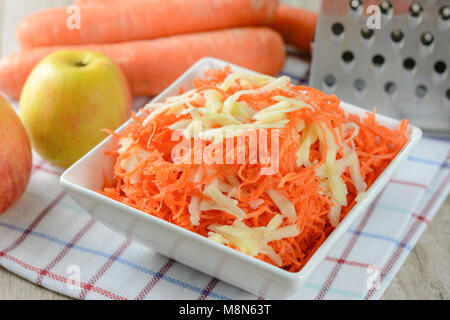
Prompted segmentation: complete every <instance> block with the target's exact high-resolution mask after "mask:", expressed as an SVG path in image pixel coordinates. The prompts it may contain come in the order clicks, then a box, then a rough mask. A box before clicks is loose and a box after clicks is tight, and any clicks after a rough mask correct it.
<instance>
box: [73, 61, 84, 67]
mask: <svg viewBox="0 0 450 320" xmlns="http://www.w3.org/2000/svg"><path fill="white" fill-rule="evenodd" d="M73 65H74V66H75V67H85V66H86V63H84V62H83V61H75V62H74V63H73Z"/></svg>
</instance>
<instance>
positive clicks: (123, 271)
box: [0, 57, 450, 299]
mask: <svg viewBox="0 0 450 320" xmlns="http://www.w3.org/2000/svg"><path fill="white" fill-rule="evenodd" d="M306 71H307V65H305V64H304V63H303V64H302V63H301V62H299V60H298V59H295V58H292V57H290V58H288V61H287V63H286V68H285V71H284V73H285V74H289V75H292V76H294V78H295V79H296V80H297V81H299V82H305V81H306V80H307V78H306V77H305V75H304V74H305V72H306ZM142 102H143V101H142V100H140V101H137V103H138V104H142ZM449 152H450V141H439V140H434V139H430V138H423V139H422V140H421V141H420V142H419V144H418V145H417V147H416V148H415V149H414V150H413V152H412V154H411V156H410V157H409V158H408V159H407V160H406V161H405V162H404V163H403V164H402V165H401V166H400V168H399V169H398V171H397V172H396V174H395V176H394V177H393V179H392V180H391V181H390V182H389V184H388V185H387V186H386V188H385V189H384V191H382V193H381V194H380V196H379V197H378V198H377V199H376V200H375V201H374V202H373V204H372V206H371V207H370V208H369V209H368V211H367V212H366V214H364V215H363V216H362V217H361V218H360V219H359V220H358V221H357V222H355V223H354V225H353V226H352V227H351V228H350V230H349V231H348V232H347V234H345V236H344V237H343V238H342V239H341V240H340V241H339V243H338V244H337V245H336V247H335V248H333V250H332V251H331V252H330V254H329V255H328V256H327V258H326V259H325V261H323V262H322V264H320V266H319V267H318V268H317V270H316V271H315V272H314V274H313V275H312V277H311V278H310V279H309V281H308V282H307V283H306V285H305V287H304V288H302V289H301V290H300V291H299V292H297V293H296V294H294V295H293V296H292V298H293V299H377V298H379V297H380V296H381V294H382V293H383V292H384V290H385V289H386V287H387V286H388V285H389V283H390V281H391V279H392V278H393V277H394V276H395V273H396V272H397V271H398V270H399V268H400V266H401V265H402V263H403V262H404V260H405V259H406V257H407V255H408V253H409V252H410V251H411V249H412V248H413V247H414V244H415V243H416V242H417V240H418V239H419V237H420V235H421V234H422V233H423V231H424V230H425V228H426V227H427V224H428V223H429V221H430V220H431V219H432V218H433V215H434V214H435V213H436V211H437V209H438V208H439V206H440V205H441V204H442V202H443V201H444V200H445V198H446V196H447V194H448V192H449V189H450V170H449V162H448V161H449V157H448V156H449ZM33 156H34V158H33V162H34V166H33V172H32V177H31V180H30V183H29V185H28V188H27V190H26V192H25V194H24V195H23V197H22V198H21V200H20V201H19V202H18V203H17V204H16V205H15V206H14V207H13V208H11V209H10V210H9V211H7V212H6V213H4V214H3V215H1V216H0V265H2V266H3V267H5V268H7V269H9V270H11V271H12V272H14V273H16V274H18V275H20V276H22V277H24V278H26V279H28V280H30V281H32V282H35V283H37V284H39V285H41V286H44V287H46V288H48V289H50V290H54V291H57V292H60V293H62V294H65V295H68V296H71V297H74V298H80V299H256V298H258V297H256V296H254V295H252V294H250V293H247V292H245V291H242V290H241V289H238V288H236V287H233V286H231V285H229V284H227V283H224V282H222V281H220V280H218V279H216V278H211V277H209V276H207V275H205V274H203V273H201V272H198V271H196V270H193V269H191V268H189V267H187V266H184V265H182V264H180V263H177V262H175V261H173V260H171V259H168V258H166V257H164V256H161V255H159V254H157V253H156V252H154V251H153V250H151V249H148V248H146V247H143V246H142V245H140V244H138V243H136V242H134V241H131V240H128V239H126V238H124V237H122V236H121V235H118V234H116V233H115V232H113V231H111V230H109V229H108V228H106V227H104V226H103V225H101V224H100V223H97V222H96V221H95V220H93V219H92V218H91V217H90V215H89V214H88V213H87V212H86V211H84V210H83V209H81V208H80V207H79V206H78V205H77V204H76V203H75V202H74V201H73V200H72V199H70V197H69V196H67V195H66V194H65V193H64V192H63V190H62V188H61V186H60V185H59V175H60V173H61V172H60V171H59V170H57V169H55V168H53V167H51V166H50V165H49V164H48V163H46V162H45V161H44V160H42V159H41V158H40V157H39V156H38V155H36V154H34V155H33ZM78 280H79V281H80V283H81V284H80V286H79V287H78V286H76V285H74V282H73V281H78Z"/></svg>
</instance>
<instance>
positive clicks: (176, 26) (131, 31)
mask: <svg viewBox="0 0 450 320" xmlns="http://www.w3.org/2000/svg"><path fill="white" fill-rule="evenodd" d="M276 7H277V0H258V1H255V0H228V1H225V0H189V1H179V0H152V1H143V0H127V1H115V3H114V5H111V6H105V5H86V6H84V5H82V6H80V28H79V29H77V28H74V29H69V28H68V27H67V25H68V22H70V21H72V19H71V16H70V14H68V13H67V12H66V8H56V9H49V10H45V11H39V12H36V13H34V14H32V15H30V16H28V17H27V18H25V19H24V20H23V21H21V23H20V24H19V26H18V29H17V35H18V39H19V43H20V46H21V48H22V49H29V48H33V47H39V46H54V45H81V44H102V43H117V42H125V41H134V40H148V39H154V38H159V37H166V36H171V35H177V34H184V33H193V32H201V31H211V30H217V29H225V28H233V27H240V26H255V25H262V24H269V23H270V22H271V21H272V19H273V16H274V14H275V10H276Z"/></svg>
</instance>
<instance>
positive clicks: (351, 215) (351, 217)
mask: <svg viewBox="0 0 450 320" xmlns="http://www.w3.org/2000/svg"><path fill="white" fill-rule="evenodd" d="M207 63H212V64H216V65H221V66H222V67H224V66H226V65H229V66H230V67H231V68H232V69H235V70H238V71H244V72H251V73H257V72H255V71H252V70H248V69H246V68H243V67H240V66H237V65H235V64H233V63H229V62H226V61H223V60H220V59H216V58H212V57H205V58H202V59H200V60H198V61H197V62H196V63H195V64H193V65H192V66H191V67H190V68H189V69H187V70H186V71H185V72H184V73H183V74H182V75H181V76H180V77H178V78H177V79H176V80H175V81H174V82H172V83H171V84H170V85H169V86H168V87H167V88H166V89H165V90H163V91H162V92H161V93H160V94H158V95H157V96H155V97H154V98H152V99H151V100H150V101H149V102H148V103H147V104H150V103H155V102H157V101H158V100H160V99H161V98H162V97H164V96H166V95H167V93H169V92H171V91H172V90H173V89H174V88H176V87H177V86H178V85H179V84H180V83H181V82H182V80H183V79H184V78H185V77H186V76H188V75H189V74H190V73H192V72H194V71H195V70H196V69H197V68H199V67H200V66H202V65H203V64H207ZM342 106H344V109H350V111H349V112H351V113H352V112H353V111H357V112H358V113H362V112H364V113H369V112H370V111H368V110H366V109H363V108H360V107H357V106H355V105H352V104H349V103H346V102H343V101H341V107H342ZM375 116H376V119H377V120H383V121H386V122H390V123H391V124H399V123H400V121H398V120H395V119H392V118H390V117H387V116H383V115H379V114H376V115H375ZM133 121H134V120H133V119H132V118H131V117H130V118H129V119H128V120H127V121H125V122H124V123H123V124H122V125H120V126H119V127H118V128H117V129H116V130H114V132H116V133H120V132H121V131H122V130H124V129H125V127H126V126H128V124H130V123H131V122H133ZM408 134H409V137H408V142H407V143H406V144H405V146H404V147H403V148H402V149H401V150H400V152H399V153H398V154H397V155H396V156H395V158H394V159H392V161H391V162H390V163H389V165H388V166H387V167H386V168H385V169H384V171H383V172H382V173H381V174H380V176H379V177H378V178H377V179H376V180H375V182H374V183H373V184H372V185H371V186H370V188H369V189H368V190H366V194H367V196H366V198H365V199H364V200H362V201H360V202H358V203H356V204H355V206H354V207H353V208H352V209H351V210H350V211H349V212H348V213H347V215H346V216H345V217H344V219H342V220H341V221H340V223H339V225H338V226H337V227H336V228H335V229H334V230H333V231H332V232H331V233H330V234H329V235H328V237H327V238H326V239H325V240H324V242H323V243H322V244H321V245H320V246H319V247H318V248H317V249H316V251H315V252H314V253H313V254H312V255H311V257H310V258H309V259H308V261H307V262H306V263H305V265H304V266H303V267H302V268H301V269H300V270H299V271H297V272H290V271H287V270H284V269H282V268H280V267H277V266H275V265H272V264H270V263H268V262H265V261H262V260H259V259H257V258H255V257H252V256H249V255H247V254H245V253H243V252H241V251H238V250H236V249H233V248H230V247H228V246H225V245H223V244H220V243H217V242H215V241H212V240H210V239H208V238H207V237H204V236H202V235H200V234H198V233H195V232H192V231H190V230H187V229H185V228H183V227H180V226H178V225H176V224H173V223H171V222H168V221H166V220H163V219H160V218H158V217H155V216H153V215H151V214H148V213H145V212H144V211H141V210H139V209H136V208H133V207H131V206H128V205H126V204H124V203H121V202H119V201H116V200H114V199H111V198H109V197H107V196H105V195H102V194H100V193H98V192H96V191H93V190H91V189H88V188H86V187H83V186H80V185H78V184H76V183H74V182H72V181H71V180H70V179H69V176H70V175H71V174H72V172H73V171H75V170H76V169H77V167H78V166H79V165H80V164H81V163H84V162H86V161H89V159H90V157H91V156H92V155H93V154H94V153H96V152H99V150H100V149H102V148H103V146H104V145H105V144H107V143H110V142H111V140H112V139H114V137H113V136H112V135H111V134H109V135H108V136H107V137H105V139H103V140H102V141H101V142H100V143H99V144H97V145H96V146H95V147H94V148H92V149H91V150H90V151H89V152H88V153H86V154H85V155H84V156H83V157H81V158H80V159H79V160H78V161H76V162H75V163H74V164H72V165H71V166H70V167H69V168H68V169H66V170H65V171H64V172H63V173H62V175H61V177H60V183H61V185H62V186H63V187H64V188H66V189H69V190H73V191H76V192H78V193H82V194H84V195H85V196H88V197H90V198H92V199H95V200H96V201H102V202H104V203H106V204H108V205H111V206H118V207H119V208H122V209H123V210H125V211H130V213H133V214H135V215H136V216H137V217H139V218H143V219H148V220H149V222H151V223H156V224H157V225H158V226H159V227H163V228H166V229H171V230H172V231H174V232H178V233H180V234H181V235H182V236H186V237H193V238H194V239H196V240H198V241H201V242H203V243H204V244H205V245H207V246H209V247H212V248H213V249H215V250H220V251H221V252H223V253H224V254H230V255H232V256H233V257H235V258H237V259H238V260H245V263H250V264H251V265H253V266H255V267H257V268H259V269H262V270H264V271H268V272H270V273H272V274H277V275H278V276H281V277H283V278H286V279H290V280H293V279H296V280H300V279H302V278H305V277H307V276H308V275H309V274H310V273H311V272H312V271H313V270H314V269H315V267H316V266H317V264H318V263H320V262H322V261H323V258H324V257H325V255H326V254H327V253H328V252H329V251H330V250H331V249H332V247H333V246H334V245H335V244H336V243H337V242H338V241H339V239H340V238H341V237H342V235H343V234H344V233H345V232H347V230H348V229H349V227H350V226H351V224H352V223H353V222H354V221H355V220H356V219H357V218H358V217H359V216H360V215H361V214H362V213H363V212H364V209H366V208H367V207H368V206H369V205H370V203H371V202H372V201H373V199H374V197H375V195H376V194H378V192H379V191H380V190H381V189H383V188H384V187H385V185H386V184H387V182H388V181H386V182H385V180H386V179H388V178H389V177H391V176H392V174H393V172H394V171H395V169H396V168H397V167H398V165H399V164H400V163H401V162H402V160H403V159H404V158H405V157H406V156H407V154H409V152H410V150H411V149H412V148H413V147H414V146H415V145H416V144H417V143H418V141H419V140H420V138H421V137H422V131H421V129H420V128H418V127H416V126H414V125H411V124H409V132H408ZM89 214H90V213H89ZM181 263H182V262H181Z"/></svg>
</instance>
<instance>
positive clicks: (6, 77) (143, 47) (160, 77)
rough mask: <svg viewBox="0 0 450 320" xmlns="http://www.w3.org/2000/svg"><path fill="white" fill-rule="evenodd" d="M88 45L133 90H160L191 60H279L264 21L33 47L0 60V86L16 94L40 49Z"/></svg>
mask: <svg viewBox="0 0 450 320" xmlns="http://www.w3.org/2000/svg"><path fill="white" fill-rule="evenodd" d="M68 48H71V49H75V48H76V49H88V50H94V51H100V52H102V53H104V54H106V55H107V56H109V57H110V58H111V59H112V60H113V61H115V62H116V63H117V64H118V65H119V66H120V67H121V68H122V70H123V72H124V74H125V76H126V78H127V80H128V82H129V84H130V87H131V90H132V92H133V94H134V95H154V94H157V93H159V92H160V91H162V90H163V89H164V88H165V87H167V86H168V85H169V84H170V83H171V82H172V81H174V80H175V79H176V78H177V77H178V76H179V75H180V74H181V73H183V72H184V71H185V70H186V69H187V68H188V67H190V66H191V65H192V64H193V63H194V62H195V61H197V60H198V59H200V58H202V57H205V56H212V57H216V58H220V59H223V60H226V61H229V62H231V63H235V64H238V65H241V66H244V67H247V68H249V69H253V70H255V71H258V72H261V73H266V74H271V75H275V74H277V73H278V72H279V71H280V70H281V68H282V67H283V63H284V57H285V52H284V44H283V40H282V38H281V37H280V36H279V34H278V33H276V32H275V31H273V30H271V29H269V28H265V27H254V28H237V29H228V30H219V31H213V32H205V33H197V34H187V35H179V36H173V37H168V38H162V39H155V40H148V41H136V42H128V43H120V44H105V45H86V46H70V47H67V46H61V47H43V48H35V49H32V50H29V51H23V52H18V53H15V54H12V55H10V56H7V57H4V58H3V59H1V60H0V91H3V92H4V93H5V94H7V95H8V96H10V97H12V98H19V96H20V92H21V90H22V87H23V85H24V83H25V80H26V78H27V77H28V74H29V73H30V72H31V70H32V69H33V68H34V66H35V65H36V64H37V63H38V62H39V61H40V60H41V59H42V58H44V57H45V56H46V55H48V54H50V53H52V52H54V51H57V50H60V49H68Z"/></svg>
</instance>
